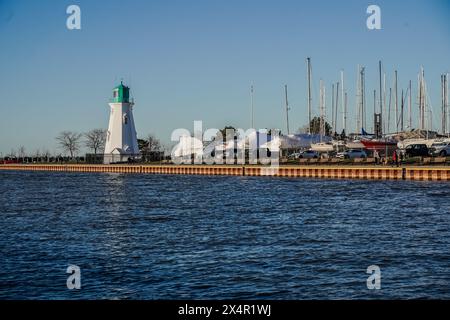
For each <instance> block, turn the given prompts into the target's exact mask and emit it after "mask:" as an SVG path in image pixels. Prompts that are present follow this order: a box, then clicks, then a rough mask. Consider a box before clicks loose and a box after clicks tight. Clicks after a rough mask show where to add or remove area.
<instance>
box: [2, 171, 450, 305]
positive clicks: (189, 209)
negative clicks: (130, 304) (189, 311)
mask: <svg viewBox="0 0 450 320" xmlns="http://www.w3.org/2000/svg"><path fill="white" fill-rule="evenodd" d="M0 214H1V215H0V299H213V298H217V299H229V298H230V299H319V298H322V299H343V298H348V299H354V298H363V299H373V298H375V299H388V298H450V184H448V183H436V182H434V183H430V182H389V181H333V180H302V179H286V178H283V179H281V178H280V179H279V178H250V177H205V176H169V175H167V176H165V175H123V174H83V173H56V172H55V173H46V172H1V171H0ZM69 265H78V266H79V267H80V268H81V285H82V288H81V290H69V289H67V287H66V280H67V277H68V276H69V275H68V274H66V268H67V267H68V266H69ZM370 265H378V266H379V267H380V268H381V290H368V289H367V285H366V280H367V277H368V276H369V275H368V274H366V269H367V267H368V266H370Z"/></svg>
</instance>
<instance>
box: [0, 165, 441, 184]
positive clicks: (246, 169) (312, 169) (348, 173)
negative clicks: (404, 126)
mask: <svg viewBox="0 0 450 320" xmlns="http://www.w3.org/2000/svg"><path fill="white" fill-rule="evenodd" d="M0 170H15V171H58V172H105V173H106V172H109V173H135V174H172V175H223V176H275V177H295V178H318V179H320V178H324V179H367V180H427V181H450V167H403V168H397V167H384V166H280V167H278V168H273V167H264V166H250V165H246V166H236V165H228V166H227V165H224V166H219V165H214V166H207V165H87V164H61V165H58V164H3V165H0Z"/></svg>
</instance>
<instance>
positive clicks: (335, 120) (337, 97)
mask: <svg viewBox="0 0 450 320" xmlns="http://www.w3.org/2000/svg"><path fill="white" fill-rule="evenodd" d="M338 109H339V82H337V83H336V108H335V109H334V112H335V114H334V123H335V125H336V128H335V129H334V132H335V133H337V115H338Z"/></svg>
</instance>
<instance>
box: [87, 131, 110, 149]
mask: <svg viewBox="0 0 450 320" xmlns="http://www.w3.org/2000/svg"><path fill="white" fill-rule="evenodd" d="M84 137H85V139H86V140H85V145H86V147H88V148H90V149H92V150H93V151H94V154H97V151H101V150H103V149H104V148H105V141H106V130H104V129H94V130H91V131H89V132H87V133H85V134H84Z"/></svg>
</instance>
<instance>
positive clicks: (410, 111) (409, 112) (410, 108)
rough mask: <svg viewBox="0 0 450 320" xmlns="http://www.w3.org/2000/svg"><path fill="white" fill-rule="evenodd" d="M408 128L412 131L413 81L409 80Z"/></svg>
mask: <svg viewBox="0 0 450 320" xmlns="http://www.w3.org/2000/svg"><path fill="white" fill-rule="evenodd" d="M408 118H409V119H408V122H409V123H408V127H409V130H412V81H411V80H409V99H408Z"/></svg>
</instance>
